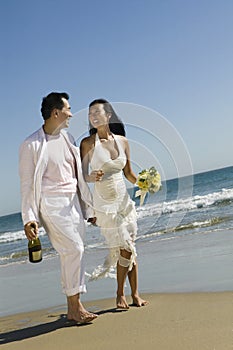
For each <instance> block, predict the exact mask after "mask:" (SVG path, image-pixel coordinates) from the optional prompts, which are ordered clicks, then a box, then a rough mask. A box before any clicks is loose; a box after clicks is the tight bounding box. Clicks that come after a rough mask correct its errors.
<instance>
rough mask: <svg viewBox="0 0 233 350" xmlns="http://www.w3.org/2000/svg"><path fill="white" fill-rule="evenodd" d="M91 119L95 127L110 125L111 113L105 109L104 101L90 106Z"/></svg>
mask: <svg viewBox="0 0 233 350" xmlns="http://www.w3.org/2000/svg"><path fill="white" fill-rule="evenodd" d="M88 116H89V121H90V123H91V125H92V126H93V127H94V128H96V129H97V128H98V127H99V126H103V125H108V122H109V118H110V114H109V113H106V112H105V110H104V105H103V104H102V103H97V104H95V105H94V106H91V107H90V108H89V114H88Z"/></svg>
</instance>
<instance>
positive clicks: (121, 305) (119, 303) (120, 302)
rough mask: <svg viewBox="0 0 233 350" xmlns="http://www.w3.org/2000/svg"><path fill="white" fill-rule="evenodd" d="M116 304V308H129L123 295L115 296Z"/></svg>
mask: <svg viewBox="0 0 233 350" xmlns="http://www.w3.org/2000/svg"><path fill="white" fill-rule="evenodd" d="M116 305H117V308H118V309H125V310H127V309H129V305H128V303H127V301H126V299H125V296H124V295H120V296H117V298H116Z"/></svg>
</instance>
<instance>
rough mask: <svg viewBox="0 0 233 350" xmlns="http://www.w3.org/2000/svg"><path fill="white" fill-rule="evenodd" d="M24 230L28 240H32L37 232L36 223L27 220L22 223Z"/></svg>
mask: <svg viewBox="0 0 233 350" xmlns="http://www.w3.org/2000/svg"><path fill="white" fill-rule="evenodd" d="M24 232H25V235H26V237H27V239H28V240H33V239H35V238H36V236H37V234H38V223H37V222H36V221H29V222H27V223H26V224H25V225H24Z"/></svg>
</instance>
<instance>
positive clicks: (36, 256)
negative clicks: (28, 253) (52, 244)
mask: <svg viewBox="0 0 233 350" xmlns="http://www.w3.org/2000/svg"><path fill="white" fill-rule="evenodd" d="M41 258H42V251H41V250H38V251H37V252H32V260H33V261H37V260H41Z"/></svg>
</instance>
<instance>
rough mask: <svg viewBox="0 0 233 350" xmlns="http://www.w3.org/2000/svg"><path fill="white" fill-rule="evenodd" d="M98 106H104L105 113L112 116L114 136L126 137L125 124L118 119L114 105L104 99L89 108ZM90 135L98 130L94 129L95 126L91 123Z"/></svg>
mask: <svg viewBox="0 0 233 350" xmlns="http://www.w3.org/2000/svg"><path fill="white" fill-rule="evenodd" d="M96 104H103V106H104V110H105V112H106V113H110V114H111V118H110V121H109V129H110V131H111V132H112V133H113V134H116V135H122V136H125V127H124V124H123V123H122V121H121V119H120V118H119V117H118V115H117V114H116V112H115V111H114V109H113V107H112V105H111V104H110V103H109V102H108V101H107V100H105V99H104V98H98V99H96V100H94V101H92V102H91V103H90V104H89V108H90V107H92V106H94V105H96ZM89 133H90V135H93V134H96V133H97V129H96V128H93V126H92V125H91V123H90V122H89Z"/></svg>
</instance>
